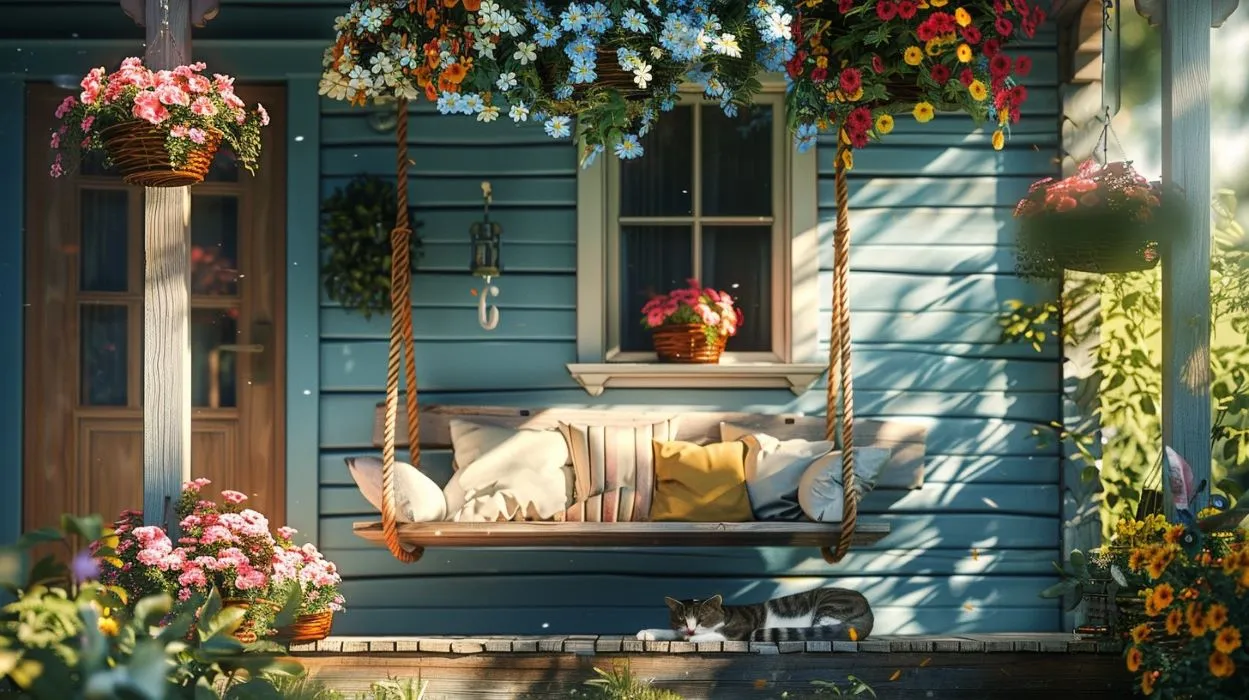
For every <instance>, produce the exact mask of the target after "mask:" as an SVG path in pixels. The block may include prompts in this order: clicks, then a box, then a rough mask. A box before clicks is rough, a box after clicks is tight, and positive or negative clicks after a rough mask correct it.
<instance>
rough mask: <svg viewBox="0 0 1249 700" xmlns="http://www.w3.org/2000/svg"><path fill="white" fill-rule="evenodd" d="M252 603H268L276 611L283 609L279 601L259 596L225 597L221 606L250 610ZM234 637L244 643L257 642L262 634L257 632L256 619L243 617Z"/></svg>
mask: <svg viewBox="0 0 1249 700" xmlns="http://www.w3.org/2000/svg"><path fill="white" fill-rule="evenodd" d="M252 605H267V606H269V607H270V608H272V609H273V611H274V612H277V611H279V610H281V609H282V607H281V606H280V605H278V604H277V603H273V602H270V601H268V600H264V599H263V598H257V599H256V600H254V601H250V600H245V599H237V598H225V599H223V600H222V601H221V606H222V607H223V608H242V609H243V610H250V609H251V606H252ZM233 637H234V638H235V639H237V640H239V641H240V642H242V643H243V644H251V643H253V642H255V641H256V640H257V639H259V638H260V635H259V634H257V632H256V623H255V621H253V620H251V619H248V618H246V617H245V618H243V622H242V623H241V624H240V625H239V627H238V629H236V630H234V634H233Z"/></svg>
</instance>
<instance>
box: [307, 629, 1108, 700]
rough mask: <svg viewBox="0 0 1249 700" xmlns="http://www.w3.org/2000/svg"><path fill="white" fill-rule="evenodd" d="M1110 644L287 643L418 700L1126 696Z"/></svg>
mask: <svg viewBox="0 0 1249 700" xmlns="http://www.w3.org/2000/svg"><path fill="white" fill-rule="evenodd" d="M1120 651H1121V646H1120V644H1119V643H1118V642H1116V641H1110V640H1081V639H1077V638H1076V637H1074V636H1073V635H1070V634H968V635H939V636H938V635H934V636H880V637H871V638H869V639H866V640H863V641H860V642H781V643H776V644H770V643H759V642H726V643H723V644H720V643H713V644H693V643H690V642H641V641H638V640H636V639H633V638H629V637H618V636H594V635H564V636H550V637H516V636H478V637H331V638H329V639H326V640H324V641H321V642H318V643H316V644H310V645H302V646H295V647H292V649H291V652H292V655H294V656H295V657H297V658H298V660H299V661H300V662H301V663H303V664H304V665H305V666H306V667H308V669H309V672H310V673H311V675H312V676H314V677H316V678H319V679H321V680H322V681H325V682H326V683H328V684H329V685H330V686H331V687H333V688H335V689H338V690H343V691H351V692H355V691H362V690H366V689H367V688H368V685H369V684H370V683H371V682H373V681H375V680H382V679H385V678H386V677H388V676H389V677H399V678H413V679H415V678H418V677H419V678H422V679H425V680H428V681H429V683H430V685H429V689H428V692H427V693H426V695H425V698H424V700H457V699H458V698H474V699H476V698H490V699H492V700H493V699H495V698H498V699H500V700H502V699H504V698H508V699H512V698H516V699H521V698H523V699H534V700H537V699H538V698H572V697H578V696H584V693H585V690H586V688H585V686H584V683H585V681H586V680H588V679H590V678H593V677H594V676H595V674H594V670H593V669H594V668H595V667H598V668H602V669H610V668H612V666H613V665H614V664H621V663H627V664H628V666H629V668H630V670H631V672H632V673H633V674H634V675H635V676H637V677H639V678H643V679H648V680H652V681H653V682H654V684H655V685H656V686H658V687H662V688H667V689H670V690H673V691H675V692H677V693H679V694H681V695H682V696H683V697H684V698H686V700H703V699H706V700H721V699H724V700H736V699H737V698H752V699H757V700H773V699H776V700H779V699H780V698H786V699H795V698H806V697H813V698H814V697H826V696H821V695H817V694H815V693H814V690H815V687H814V686H813V685H812V681H815V680H822V681H838V682H844V681H845V679H846V676H847V675H850V674H853V675H855V676H857V677H859V678H862V679H863V680H865V681H866V682H867V683H869V684H870V685H871V686H872V687H873V688H874V689H875V691H876V694H877V697H879V698H882V699H887V698H907V699H909V698H925V699H926V700H927V699H936V700H943V699H949V700H955V699H958V700H965V699H966V700H972V699H974V700H986V699H988V700H992V699H996V698H1003V699H1009V700H1033V699H1035V700H1051V699H1052V698H1056V697H1064V696H1070V697H1075V698H1127V697H1131V693H1132V679H1131V677H1130V676H1129V675H1128V673H1127V672H1126V670H1124V665H1123V659H1122V656H1121V654H1120Z"/></svg>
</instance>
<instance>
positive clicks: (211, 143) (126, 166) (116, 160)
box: [100, 119, 223, 187]
mask: <svg viewBox="0 0 1249 700" xmlns="http://www.w3.org/2000/svg"><path fill="white" fill-rule="evenodd" d="M206 133H207V138H205V139H204V143H203V144H199V145H197V146H196V147H195V148H193V149H191V152H190V153H189V154H188V155H187V160H186V163H184V164H182V166H181V167H178V168H175V167H174V166H173V164H172V163H170V162H169V151H168V150H166V148H165V136H164V134H163V133H161V131H160V130H158V129H157V128H156V127H154V126H152V125H151V124H148V123H147V122H144V121H139V120H137V119H136V120H132V121H127V122H122V123H120V124H115V125H113V126H110V127H108V128H107V129H105V130H103V131H101V132H100V138H101V139H102V140H103V141H104V148H105V149H106V150H108V155H109V158H110V159H111V160H112V161H113V164H114V165H115V166H116V167H117V169H118V171H120V172H121V176H122V179H123V180H125V181H126V183H127V184H131V185H143V186H144V187H185V186H187V185H194V184H197V183H200V182H203V181H204V177H205V176H206V175H207V174H208V169H209V168H211V167H212V162H213V157H214V156H215V155H216V154H217V148H218V147H220V146H221V139H222V137H223V134H222V133H221V132H220V131H218V130H216V129H208V130H207V131H206Z"/></svg>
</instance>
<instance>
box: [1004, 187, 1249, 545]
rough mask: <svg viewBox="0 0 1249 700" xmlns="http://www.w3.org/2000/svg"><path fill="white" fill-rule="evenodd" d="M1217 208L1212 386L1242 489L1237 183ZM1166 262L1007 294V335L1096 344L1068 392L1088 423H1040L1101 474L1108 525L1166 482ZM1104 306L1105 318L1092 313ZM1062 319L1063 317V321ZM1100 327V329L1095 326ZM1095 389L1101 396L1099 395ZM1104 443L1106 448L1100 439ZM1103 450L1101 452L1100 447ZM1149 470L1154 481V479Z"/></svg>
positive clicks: (1247, 319) (1219, 460) (1219, 441)
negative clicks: (1040, 296)
mask: <svg viewBox="0 0 1249 700" xmlns="http://www.w3.org/2000/svg"><path fill="white" fill-rule="evenodd" d="M1213 207H1214V214H1215V229H1214V249H1213V257H1212V264H1211V272H1210V286H1211V347H1210V362H1211V367H1210V370H1211V373H1210V382H1211V394H1212V410H1213V428H1212V431H1211V435H1210V440H1211V444H1212V447H1213V458H1214V459H1213V462H1214V463H1213V465H1212V466H1213V473H1214V486H1215V488H1216V489H1217V490H1219V491H1222V492H1224V493H1226V494H1228V495H1230V496H1232V497H1234V498H1240V497H1241V495H1242V494H1243V492H1244V489H1245V481H1246V475H1247V474H1249V343H1246V342H1245V338H1246V337H1249V236H1246V233H1245V231H1244V229H1243V228H1242V227H1241V225H1240V224H1239V223H1238V222H1237V221H1236V213H1237V202H1236V198H1235V195H1234V193H1232V192H1231V191H1230V190H1223V191H1220V192H1219V193H1218V195H1217V196H1216V197H1215V199H1214V203H1213ZM1161 290H1162V281H1161V270H1159V269H1155V270H1150V271H1147V272H1140V273H1128V274H1116V275H1104V276H1078V277H1072V278H1069V279H1068V285H1067V288H1066V290H1065V292H1064V294H1063V298H1062V299H1061V301H1059V300H1054V301H1046V302H1043V303H1039V304H1033V305H1027V304H1023V303H1022V302H1019V301H1011V302H1008V304H1007V309H1006V311H1005V312H1004V313H1003V314H1002V315H1001V317H1000V319H999V323H1000V325H1001V326H1002V340H1003V342H1009V343H1026V344H1029V345H1031V346H1032V347H1033V348H1034V349H1035V350H1037V351H1038V352H1040V351H1043V350H1044V348H1045V347H1046V343H1048V342H1051V341H1053V340H1054V339H1058V340H1059V341H1061V342H1062V343H1063V344H1064V346H1068V347H1072V346H1075V347H1079V346H1082V345H1086V344H1095V346H1096V350H1095V356H1094V358H1093V362H1094V365H1093V368H1092V369H1093V371H1092V372H1091V373H1090V375H1089V376H1088V377H1087V378H1085V379H1084V380H1082V382H1081V385H1080V386H1077V387H1075V388H1074V389H1073V390H1072V393H1071V394H1070V395H1069V396H1068V398H1070V399H1071V400H1072V401H1074V402H1076V403H1077V405H1080V406H1081V407H1082V409H1083V413H1084V414H1085V415H1087V416H1090V417H1091V419H1092V420H1090V421H1089V422H1088V423H1087V424H1086V425H1082V426H1078V427H1072V426H1064V425H1063V424H1061V423H1057V422H1056V423H1053V424H1051V425H1050V426H1047V427H1040V428H1038V429H1037V430H1035V431H1034V436H1035V437H1036V438H1037V440H1038V442H1039V443H1040V444H1045V443H1047V442H1049V441H1050V440H1053V439H1055V438H1056V439H1058V440H1061V441H1063V442H1064V444H1066V445H1067V446H1069V447H1070V449H1072V451H1073V453H1072V454H1068V455H1067V457H1068V458H1069V459H1072V460H1076V461H1078V462H1081V463H1083V464H1084V465H1085V467H1084V471H1083V478H1084V479H1085V480H1086V481H1090V482H1091V481H1093V480H1095V479H1100V480H1101V484H1102V487H1103V496H1102V502H1101V510H1102V528H1103V535H1104V536H1105V537H1107V538H1109V537H1110V535H1111V534H1112V533H1113V532H1114V526H1115V522H1116V521H1117V520H1118V519H1119V518H1122V517H1131V516H1132V515H1134V514H1135V512H1136V508H1137V505H1138V504H1139V502H1140V500H1141V495H1142V487H1143V486H1144V485H1145V484H1146V483H1148V484H1149V485H1150V487H1151V488H1155V489H1156V488H1158V475H1157V472H1158V470H1159V465H1160V464H1161V459H1162V455H1161V450H1162V416H1161V406H1160V405H1159V399H1160V397H1161V396H1162V369H1161V368H1162V337H1161V336H1162V324H1161V315H1162V291H1161ZM1090 309H1092V313H1098V312H1100V315H1101V319H1100V323H1088V322H1087V318H1085V316H1086V315H1087V314H1089V313H1090V311H1089V310H1090ZM1060 324H1061V325H1060ZM1094 333H1100V337H1099V338H1097V337H1094V336H1093V335H1092V334H1094ZM1090 397H1094V399H1093V401H1090ZM1099 444H1100V450H1098V449H1097V448H1098V446H1099ZM1099 452H1100V454H1099ZM1147 477H1148V482H1147Z"/></svg>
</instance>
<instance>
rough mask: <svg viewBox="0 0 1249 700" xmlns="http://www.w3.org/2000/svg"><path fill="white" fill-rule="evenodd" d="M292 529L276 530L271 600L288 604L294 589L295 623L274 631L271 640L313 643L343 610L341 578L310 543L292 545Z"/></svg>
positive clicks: (332, 564) (323, 635) (325, 634)
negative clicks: (297, 597)
mask: <svg viewBox="0 0 1249 700" xmlns="http://www.w3.org/2000/svg"><path fill="white" fill-rule="evenodd" d="M296 532H297V531H296V530H295V528H293V527H281V528H278V535H277V545H276V547H275V549H274V554H273V577H272V579H271V588H270V590H271V592H272V593H271V596H272V597H273V598H274V599H275V600H289V598H290V596H291V594H292V592H293V591H294V590H295V589H298V595H299V600H300V605H299V610H298V612H297V616H296V618H295V622H294V623H293V624H291V625H290V626H288V627H284V628H279V629H277V630H274V631H273V632H274V636H275V637H277V638H278V639H281V640H283V641H285V642H288V643H291V644H300V643H307V642H315V641H317V640H320V639H325V638H326V637H328V636H329V634H330V626H331V625H332V624H333V621H334V613H336V612H342V610H343V603H344V600H343V594H342V593H341V592H340V590H339V586H340V585H341V584H342V582H343V579H342V576H340V575H339V573H338V568H337V567H336V566H335V565H334V562H332V561H329V560H328V559H326V558H325V557H324V556H323V555H322V554H321V552H320V551H318V550H317V548H316V546H315V545H313V544H312V543H311V542H309V543H307V544H304V545H302V546H301V545H296V544H295V543H294V541H293V539H292V538H293V537H294V536H295V534H296Z"/></svg>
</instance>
